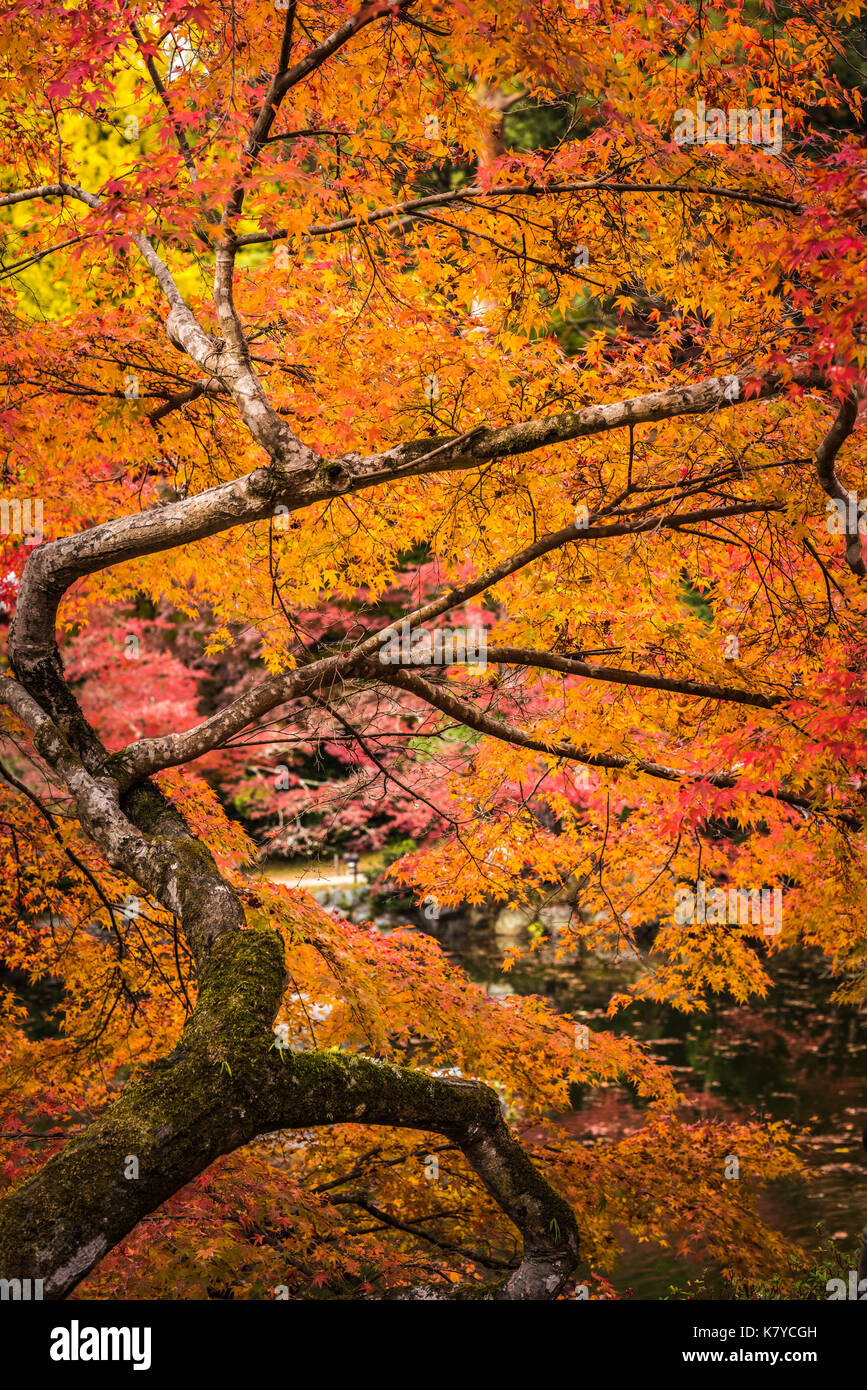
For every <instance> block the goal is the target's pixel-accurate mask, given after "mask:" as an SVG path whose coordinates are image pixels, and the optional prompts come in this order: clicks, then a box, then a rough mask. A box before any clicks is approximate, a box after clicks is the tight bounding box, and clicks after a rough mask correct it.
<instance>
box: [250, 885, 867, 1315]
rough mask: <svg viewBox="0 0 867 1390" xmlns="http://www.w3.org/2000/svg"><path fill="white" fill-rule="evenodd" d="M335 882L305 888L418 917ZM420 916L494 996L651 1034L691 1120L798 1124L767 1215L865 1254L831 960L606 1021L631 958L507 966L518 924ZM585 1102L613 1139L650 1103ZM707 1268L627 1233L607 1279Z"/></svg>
mask: <svg viewBox="0 0 867 1390" xmlns="http://www.w3.org/2000/svg"><path fill="white" fill-rule="evenodd" d="M269 871H270V873H269V876H272V877H274V878H279V879H282V880H283V881H284V882H285V881H295V882H297V881H298V875H297V873H295V872H293V871H292V870H291V868H288V867H287V866H281V865H277V864H272V865H269V866H267V868H266V872H269ZM332 882H334V883H335V887H334V888H333V889H331V890H330V891H329V890H327V889H326V888H325V887H324V885H323V887H322V888H321V889H319V888H318V887H317V886H314V885H313V884H311V883H305V886H306V887H308V889H310V888H312V889H313V892H314V896H316V897H317V898H318V899H319V901H320V902H322V903H323V905H324V906H330V907H333V908H337V909H338V910H339V911H343V912H346V914H347V915H349V916H351V917H352V918H353V919H354V920H361V919H368V920H369V919H370V918H371V917H373V918H375V921H376V924H377V926H378V927H379V929H380V930H382V931H386V932H387V931H388V930H389V929H390V928H391V927H393V926H396V925H398V924H399V923H400V922H406V921H408V920H411V918H412V916H413V914H412V913H411V912H409V913H408V912H407V911H406V910H405V909H401V911H400V912H399V913H393V912H392V913H389V912H388V911H386V913H385V915H377V909H378V910H379V912H380V913H382V909H383V906H384V904H383V902H382V900H381V899H380V900H379V901H377V899H376V898H375V897H374V898H372V899H371V898H369V897H368V890H367V886H366V884H364V883H363V882H362V881H360V882H359V883H358V885H357V887H355V886H354V885H353V888H352V889H351V890H350V891H348V892H347V890H346V889H345V888H341V889H338V888H337V887H336V882H335V881H334V880H332ZM415 920H416V923H417V925H420V926H422V927H423V929H424V930H426V931H429V932H432V933H433V934H434V935H435V936H436V937H437V939H438V940H439V941H440V943H441V944H442V946H443V949H444V950H445V951H446V953H447V954H448V955H449V956H450V957H451V959H452V960H454V961H455V962H456V963H458V964H460V965H461V966H462V967H463V968H464V969H465V970H466V972H467V974H468V975H469V976H470V978H471V979H473V980H475V981H476V982H477V983H479V984H483V985H484V986H485V987H486V988H487V989H488V990H489V992H491V993H493V994H497V995H499V996H502V995H503V994H511V993H518V994H537V995H541V996H542V997H543V998H546V999H547V1000H548V1001H549V1002H550V1003H551V1004H552V1006H553V1007H554V1008H555V1009H557V1010H558V1011H560V1012H561V1013H564V1014H568V1015H570V1016H571V1017H573V1018H575V1019H576V1020H577V1021H579V1022H584V1023H587V1024H588V1026H590V1027H591V1028H599V1029H607V1030H611V1031H617V1032H621V1033H626V1034H628V1035H630V1036H632V1037H635V1038H637V1039H640V1040H641V1041H642V1042H644V1043H646V1044H647V1045H648V1046H649V1047H650V1048H651V1049H652V1051H653V1052H654V1053H655V1054H656V1055H657V1056H658V1057H659V1059H660V1060H661V1061H664V1062H666V1063H667V1064H668V1065H669V1066H670V1067H671V1068H672V1070H673V1072H674V1074H675V1080H676V1082H677V1085H678V1087H679V1089H680V1090H681V1091H682V1092H683V1093H684V1095H685V1096H686V1105H685V1107H684V1112H683V1113H684V1117H685V1118H686V1119H688V1120H696V1119H700V1118H708V1117H712V1116H719V1117H721V1118H726V1119H730V1120H746V1119H762V1118H766V1119H775V1120H789V1121H791V1122H792V1123H793V1124H795V1125H796V1126H798V1128H799V1129H803V1130H804V1131H806V1132H805V1134H804V1136H803V1138H802V1140H801V1141H800V1144H799V1148H800V1152H801V1155H802V1157H803V1158H804V1160H805V1162H806V1164H807V1167H808V1169H809V1171H810V1180H809V1181H807V1182H797V1183H795V1182H778V1183H775V1184H773V1185H772V1186H771V1187H770V1188H768V1189H766V1191H765V1192H764V1193H763V1195H762V1197H761V1201H760V1206H761V1211H762V1215H763V1216H764V1218H765V1219H766V1220H767V1221H768V1222H769V1224H771V1225H773V1226H774V1227H776V1228H777V1229H778V1230H780V1231H782V1232H783V1233H785V1234H786V1235H788V1236H789V1237H790V1238H791V1239H792V1240H793V1241H796V1242H798V1243H800V1244H802V1245H804V1246H805V1247H807V1248H808V1249H811V1250H813V1249H815V1250H818V1248H819V1245H820V1244H821V1243H824V1244H826V1245H827V1242H828V1241H829V1240H833V1242H834V1244H835V1245H836V1246H837V1247H838V1248H839V1249H840V1250H841V1251H845V1252H846V1253H847V1254H849V1253H850V1252H851V1254H852V1255H853V1257H855V1258H856V1257H857V1251H858V1247H859V1244H860V1234H861V1228H862V1227H863V1226H864V1225H865V1223H867V1153H865V1150H864V1148H863V1146H862V1143H861V1135H862V1133H863V1132H864V1129H865V1126H867V1015H865V1013H863V1012H862V1013H859V1011H858V1010H856V1009H853V1008H850V1007H842V1006H837V1005H832V1004H831V1002H830V1000H831V995H832V993H833V991H834V988H835V981H834V979H833V978H832V976H831V974H830V971H829V970H828V967H827V963H826V962H825V961H824V960H823V959H822V957H821V956H819V955H818V954H810V953H804V952H799V953H797V954H795V953H785V952H781V953H780V955H779V956H777V957H774V958H772V960H771V963H770V966H769V973H770V974H771V976H772V979H773V981H774V985H773V988H772V990H771V991H770V992H769V994H768V995H767V996H766V998H765V999H763V1000H758V999H757V1000H756V1001H755V1003H754V1005H753V1007H746V1008H743V1007H739V1006H737V1005H734V1004H732V1003H730V1002H729V1001H727V1000H719V1001H716V1002H713V1001H712V1002H711V1003H710V1007H709V1010H708V1012H707V1013H706V1014H702V1015H697V1014H691V1015H685V1014H682V1013H678V1012H677V1011H676V1010H675V1009H672V1008H670V1007H667V1006H665V1005H660V1004H655V1003H648V1002H644V1003H640V1004H635V1005H633V1006H632V1007H631V1008H629V1009H627V1010H625V1011H624V1012H621V1013H620V1014H619V1015H618V1016H617V1018H616V1019H615V1020H610V1019H607V1018H606V1017H605V1012H606V1009H607V1006H608V1001H609V999H610V998H611V996H612V994H614V993H617V992H619V991H621V990H622V989H623V987H624V984H625V982H626V981H627V980H628V978H629V976H630V972H634V971H635V969H636V964H635V962H634V961H633V962H630V961H629V960H624V959H620V960H614V959H603V958H600V957H599V956H598V955H595V954H583V955H577V956H572V957H570V959H569V960H568V961H560V962H557V961H556V960H555V959H554V955H555V952H554V949H553V947H552V946H549V945H546V944H543V945H542V947H541V949H540V950H539V951H538V952H533V953H532V954H528V955H525V956H524V957H523V958H521V959H520V960H519V962H518V964H517V965H515V967H514V968H513V969H512V970H511V971H510V972H509V973H508V974H504V973H503V970H502V961H503V956H504V952H505V948H506V946H508V945H510V944H513V943H521V942H522V943H524V944H526V935H525V934H522V933H521V931H520V929H516V930H515V934H509V933H508V932H506V933H504V932H503V931H502V930H501V931H499V932H498V931H497V930H495V926H494V921H493V918H492V920H490V921H488V920H474V919H470V918H469V917H466V916H461V915H457V916H449V917H447V918H443V919H442V920H440V921H436V922H428V921H425V920H423V918H422V917H420V916H417V917H416V918H415ZM561 940H562V938H561ZM576 1099H577V1100H578V1104H577V1108H576V1111H575V1113H574V1115H572V1116H569V1117H568V1119H567V1120H566V1121H565V1124H566V1126H567V1128H568V1132H569V1134H570V1135H572V1136H573V1137H574V1138H576V1139H579V1140H580V1139H588V1140H594V1141H595V1142H599V1141H600V1140H601V1141H603V1142H604V1141H605V1140H615V1139H617V1138H619V1137H621V1136H622V1135H624V1134H629V1133H631V1132H632V1131H633V1130H635V1129H637V1128H638V1127H639V1126H640V1125H641V1124H642V1122H643V1118H644V1113H645V1108H646V1107H643V1106H642V1102H641V1101H637V1100H636V1099H635V1098H634V1097H633V1096H632V1094H631V1093H630V1092H629V1091H628V1090H627V1089H626V1088H624V1087H620V1086H605V1087H598V1088H595V1089H593V1090H589V1091H587V1092H586V1093H585V1094H584V1096H583V1097H581V1098H576ZM702 1272H703V1271H702V1269H701V1266H700V1265H698V1264H690V1263H688V1262H687V1261H686V1260H685V1259H683V1258H680V1257H678V1256H676V1255H674V1254H672V1252H671V1251H670V1250H664V1249H661V1248H660V1247H657V1246H655V1245H651V1244H641V1245H639V1243H638V1242H637V1241H631V1240H630V1243H629V1244H628V1245H627V1247H626V1251H625V1254H624V1256H623V1258H622V1259H621V1260H620V1262H619V1264H618V1265H617V1266H616V1268H615V1270H614V1273H613V1275H612V1276H611V1282H612V1283H613V1284H614V1287H615V1288H616V1289H617V1291H618V1293H620V1294H621V1295H624V1294H627V1293H628V1291H629V1290H632V1293H633V1295H634V1296H635V1297H637V1298H664V1297H667V1296H670V1290H671V1288H672V1286H673V1285H674V1286H676V1287H678V1288H680V1289H682V1288H683V1287H684V1285H685V1284H686V1283H687V1281H689V1280H692V1279H695V1277H696V1276H697V1275H699V1274H702ZM705 1282H706V1286H707V1289H708V1294H709V1295H712V1294H713V1292H714V1291H715V1289H716V1288H718V1283H717V1281H716V1280H715V1279H714V1276H713V1272H711V1274H710V1276H709V1277H706V1280H705ZM817 1296H819V1297H823V1296H824V1283H822V1285H821V1290H820V1289H819V1286H818V1285H817Z"/></svg>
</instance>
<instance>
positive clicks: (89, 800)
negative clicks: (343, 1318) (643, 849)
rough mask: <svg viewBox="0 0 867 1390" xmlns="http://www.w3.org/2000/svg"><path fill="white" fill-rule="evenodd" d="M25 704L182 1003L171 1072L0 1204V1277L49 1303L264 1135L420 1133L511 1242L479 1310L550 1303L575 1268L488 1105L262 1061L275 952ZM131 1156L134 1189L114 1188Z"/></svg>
mask: <svg viewBox="0 0 867 1390" xmlns="http://www.w3.org/2000/svg"><path fill="white" fill-rule="evenodd" d="M59 690H62V691H63V695H64V698H63V699H62V700H61V699H60V698H58V694H57V692H58V691H59ZM40 694H41V695H42V699H43V702H44V703H46V704H48V703H53V704H55V707H57V708H59V709H61V710H62V712H63V715H64V716H65V722H66V725H67V730H68V732H69V735H70V737H69V738H67V737H65V736H64V735H63V734H62V733H61V732H60V731H59V729H58V728H57V725H56V724H55V723H54V721H53V720H52V719H51V718H49V716H48V715H46V714H45V712H44V709H43V708H41V707H40V705H38V704H37V703H36V701H35V700H33V699H32V698H31V697H30V696H29V695H27V694H26V693H25V692H24V690H23V688H22V686H20V685H18V684H17V683H16V682H13V681H9V680H6V681H4V682H0V698H4V699H5V701H6V703H8V704H9V705H10V706H11V707H12V708H13V709H14V710H15V712H16V713H17V714H19V715H20V716H21V717H22V718H25V719H27V721H28V722H29V723H30V725H31V727H32V728H33V730H34V734H35V737H36V741H37V745H38V747H39V749H40V752H41V753H42V755H43V756H44V757H45V759H46V761H48V762H49V763H50V764H51V766H52V767H53V768H54V769H55V770H56V772H57V773H58V774H59V775H60V776H61V777H62V778H63V779H64V780H65V781H66V783H67V785H68V786H69V788H70V790H71V791H72V792H73V794H74V795H75V797H76V801H77V804H78V808H79V813H80V814H81V816H82V820H83V822H84V823H85V825H86V826H87V828H88V829H89V830H90V832H91V834H92V835H93V837H94V839H95V840H96V841H97V843H98V844H99V845H100V847H101V849H102V850H103V852H104V853H105V854H106V857H107V858H108V859H109V862H111V863H112V864H113V865H115V866H116V867H118V868H122V869H123V870H124V871H125V872H126V873H128V874H129V875H130V876H131V877H133V878H134V879H135V880H136V881H137V882H138V883H139V884H141V886H142V888H144V889H145V891H146V892H148V893H150V894H152V895H153V896H154V897H156V898H157V899H158V900H159V901H160V902H162V903H163V905H164V906H166V907H168V908H169V909H170V910H172V911H173V912H176V913H177V914H178V916H179V918H180V921H181V926H182V929H183V931H184V934H185V937H186V940H187V942H188V944H189V946H190V949H191V951H192V954H193V958H194V961H195V965H196V971H197V975H198V980H199V997H198V1001H197V1004H196V1007H195V1009H194V1010H193V1012H192V1014H191V1015H190V1018H189V1019H188V1020H187V1023H186V1026H185V1027H184V1030H183V1033H182V1035H181V1038H180V1039H179V1041H178V1044H177V1046H176V1047H175V1048H174V1050H173V1052H172V1053H171V1055H170V1056H168V1057H167V1058H165V1059H164V1060H162V1061H158V1062H156V1063H154V1064H152V1065H151V1066H150V1067H147V1068H145V1069H144V1070H143V1071H142V1072H141V1073H139V1074H138V1075H137V1076H136V1077H134V1078H133V1079H132V1080H130V1081H129V1082H128V1083H127V1085H126V1086H125V1087H124V1089H123V1091H122V1093H121V1095H120V1097H119V1099H118V1100H117V1101H115V1102H114V1103H113V1104H112V1105H111V1106H109V1107H108V1108H107V1110H106V1111H105V1112H104V1113H103V1114H102V1115H101V1116H100V1117H99V1118H98V1119H97V1120H96V1121H94V1123H92V1124H91V1125H89V1126H88V1128H87V1129H86V1130H85V1131H84V1132H83V1133H82V1134H80V1135H78V1136H76V1137H75V1138H74V1139H72V1140H71V1141H70V1142H69V1143H68V1144H67V1145H66V1147H65V1148H64V1149H63V1150H62V1151H61V1152H60V1153H59V1154H57V1155H55V1157H53V1158H52V1159H50V1160H49V1161H48V1162H47V1163H46V1164H45V1165H44V1167H42V1168H41V1169H40V1170H39V1172H38V1173H36V1174H35V1176H34V1177H32V1178H30V1179H29V1180H27V1181H26V1182H24V1183H22V1184H21V1186H19V1187H18V1188H17V1189H15V1190H14V1191H12V1192H11V1193H9V1194H8V1195H7V1196H6V1197H5V1198H4V1199H3V1200H2V1202H0V1271H2V1273H3V1276H4V1277H5V1278H30V1279H42V1280H43V1281H44V1289H45V1294H46V1296H47V1297H49V1298H62V1297H64V1296H65V1295H66V1294H68V1293H69V1292H70V1290H72V1289H73V1288H74V1287H75V1286H76V1284H77V1283H78V1282H79V1281H80V1280H81V1279H83V1278H84V1276H85V1275H86V1274H87V1273H88V1272H89V1271H90V1270H91V1269H92V1268H93V1267H94V1265H96V1264H97V1263H98V1261H99V1260H100V1259H101V1258H102V1257H103V1255H105V1254H106V1253H107V1251H109V1250H110V1249H112V1247H113V1246H115V1245H116V1244H117V1243H118V1242H119V1241H120V1240H122V1239H123V1238H124V1237H125V1236H126V1235H128V1233H129V1232H130V1231H131V1230H132V1229H133V1228H134V1227H135V1226H136V1224H137V1223H138V1222H139V1221H140V1220H141V1219H142V1217H144V1216H146V1215H147V1214H148V1213H149V1212H152V1211H154V1210H155V1209H156V1208H157V1207H158V1206H159V1205H160V1204H161V1203H162V1202H164V1201H165V1200H166V1199H167V1198H168V1197H170V1196H171V1195H172V1194H173V1193H175V1192H177V1191H178V1190H179V1189H180V1188H182V1187H183V1186H184V1185H185V1184H186V1183H188V1182H189V1181H190V1180H191V1179H192V1178H194V1177H196V1175H197V1174H199V1173H201V1172H203V1171H204V1169H205V1168H207V1167H208V1165H209V1164H210V1163H212V1162H213V1161H214V1159H216V1158H218V1157H220V1155H222V1154H226V1153H230V1152H231V1151H232V1150H234V1149H236V1148H238V1147H239V1146H240V1145H242V1144H245V1143H248V1142H249V1141H250V1140H252V1139H254V1138H255V1137H256V1136H257V1135H260V1134H264V1133H267V1132H269V1131H274V1130H278V1129H287V1128H293V1129H295V1128H305V1129H306V1128H310V1127H313V1126H316V1125H322V1124H340V1123H344V1124H345V1123H353V1124H372V1125H388V1126H396V1127H399V1128H412V1129H419V1130H426V1131H430V1132H433V1133H436V1134H441V1135H444V1136H445V1137H447V1138H448V1139H450V1140H451V1141H452V1142H453V1143H455V1144H457V1145H458V1147H459V1148H460V1149H461V1150H462V1151H463V1153H464V1155H465V1156H466V1158H467V1160H468V1162H469V1163H470V1164H471V1165H472V1167H473V1168H474V1169H475V1170H476V1172H477V1173H478V1174H479V1177H480V1178H481V1180H482V1182H483V1183H484V1185H485V1187H486V1188H487V1190H488V1191H489V1192H490V1193H491V1195H492V1197H494V1199H495V1200H496V1201H497V1202H498V1203H499V1205H500V1207H501V1208H502V1210H503V1211H504V1212H505V1213H506V1215H507V1216H509V1217H510V1219H511V1220H512V1221H513V1222H514V1224H515V1225H516V1226H517V1228H518V1230H519V1231H520V1232H521V1234H522V1236H523V1239H524V1258H523V1261H522V1263H521V1265H520V1266H519V1268H518V1269H517V1270H516V1271H515V1272H514V1273H513V1274H512V1275H511V1277H510V1278H509V1279H508V1281H507V1282H506V1283H505V1284H502V1283H501V1284H498V1285H496V1286H495V1287H494V1288H493V1289H492V1290H491V1294H490V1296H491V1297H497V1298H504V1299H549V1298H554V1297H556V1295H557V1294H558V1293H559V1291H560V1290H561V1288H562V1287H563V1284H564V1283H565V1281H566V1279H567V1278H568V1277H569V1275H570V1274H571V1273H572V1271H573V1269H574V1268H575V1265H576V1263H577V1253H578V1233H577V1227H576V1223H575V1218H574V1215H573V1213H572V1211H571V1209H570V1207H569V1206H568V1204H567V1203H566V1202H565V1201H564V1200H563V1199H562V1198H561V1197H559V1196H558V1195H557V1194H556V1193H555V1192H554V1190H553V1189H552V1188H551V1187H550V1186H549V1184H548V1183H547V1182H546V1180H545V1179H544V1178H543V1177H542V1176H541V1174H540V1173H539V1172H538V1171H537V1170H536V1168H535V1167H534V1165H533V1164H532V1163H531V1161H530V1159H529V1157H528V1156H527V1154H526V1152H525V1151H524V1149H523V1148H522V1147H521V1145H520V1144H519V1143H518V1141H517V1140H516V1139H515V1137H514V1136H513V1135H512V1134H511V1133H510V1131H509V1129H508V1127H507V1126H506V1125H505V1123H504V1121H503V1119H502V1116H501V1113H500V1103H499V1098H498V1097H497V1095H496V1093H495V1092H494V1091H493V1090H492V1089H491V1088H490V1087H488V1086H484V1085H482V1084H481V1083H478V1082H472V1081H465V1080H459V1079H452V1078H438V1077H433V1076H430V1075H428V1074H426V1073H424V1072H420V1071H414V1070H411V1069H407V1068H403V1067H397V1066H393V1065H390V1064H387V1063H381V1062H376V1061H374V1060H372V1059H370V1058H364V1057H358V1056H342V1055H340V1054H335V1053H332V1052H323V1053H320V1052H302V1053H287V1052H285V1051H278V1050H277V1049H275V1047H274V1035H273V1032H272V1024H273V1020H274V1017H275V1015H276V1013H277V1010H278V1008H279V1004H280V1000H281V997H282V994H283V990H284V987H285V972H284V960H283V945H282V942H281V939H280V937H279V936H278V935H277V933H276V932H271V931H268V930H264V931H263V930H251V929H244V927H245V923H244V914H243V908H242V906H241V903H240V902H239V900H238V898H237V895H236V894H235V893H234V892H233V890H232V889H231V887H230V886H229V885H228V884H227V883H226V882H225V880H224V879H223V878H222V876H221V875H220V874H219V872H218V870H217V868H216V865H215V864H214V861H213V858H212V857H211V854H210V852H209V851H208V849H207V848H206V847H205V846H204V845H203V844H202V843H201V842H199V841H197V840H195V839H193V838H192V837H191V835H190V833H189V830H188V828H187V826H186V824H185V822H184V821H183V819H182V817H181V816H180V815H179V814H178V813H177V812H176V811H175V810H174V809H173V808H172V807H171V806H170V805H169V804H168V802H166V800H165V798H164V797H163V796H162V794H161V793H160V792H159V791H158V790H157V789H156V787H154V786H153V785H151V784H148V783H145V784H143V785H141V786H139V787H137V788H136V789H135V790H134V791H132V792H131V793H129V794H128V796H127V797H125V798H124V799H123V804H121V798H120V796H119V792H118V788H117V786H116V785H115V784H113V783H112V781H111V779H109V778H107V777H105V776H101V775H100V774H99V770H98V769H99V766H100V764H101V763H102V762H103V760H104V757H105V754H104V750H102V749H101V746H100V745H99V743H98V740H97V739H96V738H95V735H94V734H93V731H92V730H90V729H89V728H88V727H87V726H86V725H85V724H84V721H83V717H82V716H81V714H80V711H78V710H77V706H75V704H74V701H71V697H70V696H69V694H68V690H65V688H64V687H62V686H60V687H55V691H54V692H52V690H51V689H50V684H49V683H48V682H43V686H42V690H41V691H40ZM72 739H74V740H75V742H76V743H77V744H78V748H79V750H80V752H76V751H75V750H74V749H73V747H72V743H71V741H70V740H72ZM88 764H89V765H90V767H91V768H93V769H94V771H93V772H92V771H90V770H89V769H88V766H87V765H88ZM94 773H95V774H96V775H94ZM131 1156H134V1157H135V1158H136V1159H137V1160H138V1173H139V1176H138V1178H137V1179H128V1178H127V1177H126V1176H125V1170H126V1169H127V1160H128V1159H129V1158H130V1157H131ZM473 1293H474V1297H478V1290H477V1288H474V1290H473ZM407 1296H408V1297H423V1298H435V1297H439V1296H440V1295H439V1294H438V1293H436V1292H435V1291H434V1290H432V1289H419V1290H413V1291H411V1292H410V1293H409V1294H408V1295H407Z"/></svg>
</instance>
